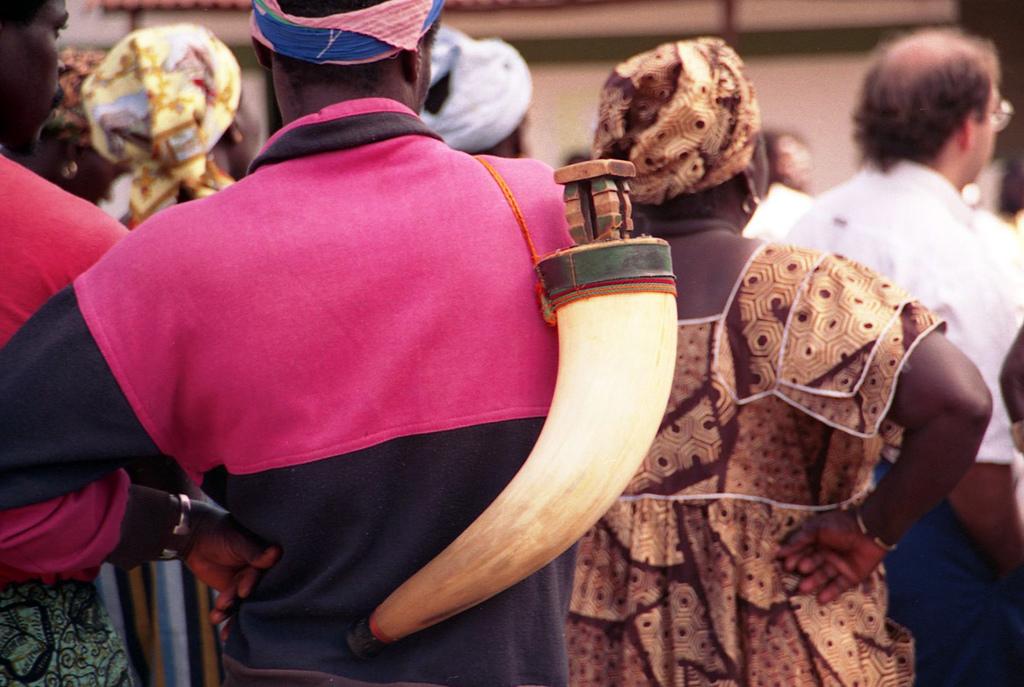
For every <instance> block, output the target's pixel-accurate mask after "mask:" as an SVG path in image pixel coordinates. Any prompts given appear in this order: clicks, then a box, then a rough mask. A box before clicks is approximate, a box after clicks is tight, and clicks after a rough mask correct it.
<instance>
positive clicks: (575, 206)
mask: <svg viewBox="0 0 1024 687" xmlns="http://www.w3.org/2000/svg"><path fill="white" fill-rule="evenodd" d="M634 176H636V168H635V167H633V163H631V162H626V161H625V160H589V161H587V162H580V163H578V164H575V165H569V166H568V167H562V168H560V169H557V170H555V182H556V183H559V184H564V185H565V195H564V200H565V219H566V221H568V223H569V233H570V235H572V238H573V240H574V241H576V243H577V244H580V245H583V244H587V243H593V242H594V241H610V240H614V239H622V238H629V235H630V234H631V233H632V231H633V218H632V207H633V206H632V204H631V203H630V200H629V184H628V183H627V181H626V180H627V179H629V178H630V177H634Z"/></svg>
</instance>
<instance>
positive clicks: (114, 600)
mask: <svg viewBox="0 0 1024 687" xmlns="http://www.w3.org/2000/svg"><path fill="white" fill-rule="evenodd" d="M96 586H97V587H98V588H99V591H100V596H101V597H102V599H103V604H104V606H106V608H107V612H108V613H109V614H110V617H111V619H112V621H113V624H114V628H115V629H116V630H117V633H118V635H119V636H120V637H121V638H122V639H123V640H124V643H125V646H126V647H127V649H128V657H129V661H130V663H131V668H132V671H133V673H134V675H133V677H134V678H135V683H136V684H138V685H140V686H142V687H219V685H220V684H221V674H222V667H221V659H220V642H219V640H218V639H217V628H215V627H213V626H212V625H211V624H210V623H209V621H208V620H207V615H208V614H209V611H210V607H211V605H212V592H211V590H210V589H209V588H208V587H207V586H206V585H205V584H203V583H202V582H200V581H199V580H197V579H196V578H195V577H194V576H193V575H192V573H191V572H189V570H188V568H186V567H185V566H184V565H183V564H182V563H181V562H179V561H158V562H153V563H149V564H147V565H144V566H140V567H138V568H135V569H134V570H130V571H124V570H120V569H118V568H115V567H113V566H111V565H104V566H103V569H102V570H101V572H100V576H99V578H98V579H97V580H96Z"/></svg>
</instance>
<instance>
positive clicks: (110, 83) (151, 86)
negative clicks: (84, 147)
mask: <svg viewBox="0 0 1024 687" xmlns="http://www.w3.org/2000/svg"><path fill="white" fill-rule="evenodd" d="M240 83H241V71H240V69H239V67H238V61H237V60H235V57H234V55H232V54H231V51H230V50H228V47H227V46H226V45H224V44H223V43H222V42H221V41H220V40H218V39H217V38H216V37H215V36H214V35H213V34H212V33H210V31H208V30H207V29H205V28H203V27H200V26H194V25H191V24H175V25H171V26H161V27H157V28H147V29H140V30H138V31H135V32H133V33H130V34H128V35H127V36H125V37H124V38H123V39H121V41H120V42H119V43H118V44H117V45H115V46H114V47H113V49H111V51H110V53H109V54H108V55H107V57H106V59H104V60H103V62H102V63H101V64H100V65H99V67H97V69H96V71H95V72H94V73H93V75H92V76H91V77H89V78H88V79H87V80H86V81H85V84H84V86H83V88H82V97H83V99H84V101H85V108H86V113H87V114H88V117H89V122H90V124H91V127H92V143H93V147H95V148H96V150H97V151H98V152H99V153H100V154H101V155H103V157H105V158H107V159H108V160H110V161H111V162H121V163H125V162H126V163H128V164H130V165H131V167H132V172H133V179H132V189H131V226H136V225H137V224H139V223H140V222H142V221H143V220H145V219H146V218H147V217H149V216H150V215H152V214H153V213H154V212H156V211H157V210H160V209H161V208H164V207H166V206H168V205H171V204H173V203H174V202H175V201H176V200H177V199H178V197H179V195H184V196H185V197H187V198H202V197H204V196H208V195H210V194H212V193H214V192H216V191H218V190H220V189H222V188H225V187H226V186H228V185H230V184H231V183H232V181H233V180H232V179H231V177H229V176H228V175H227V174H225V173H224V172H223V171H221V170H220V169H219V168H218V167H217V165H216V164H215V163H214V161H213V158H212V156H211V155H210V151H211V150H212V149H213V146H214V145H216V143H217V141H218V140H220V137H221V136H222V135H223V134H224V132H225V131H226V130H227V128H228V127H229V126H230V125H231V122H232V121H233V120H234V118H235V113H236V112H237V111H238V99H239V95H240V93H241V90H240Z"/></svg>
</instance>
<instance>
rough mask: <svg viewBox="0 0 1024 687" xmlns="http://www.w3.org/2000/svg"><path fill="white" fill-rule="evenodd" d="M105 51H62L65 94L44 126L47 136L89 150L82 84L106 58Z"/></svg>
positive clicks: (69, 49)
mask: <svg viewBox="0 0 1024 687" xmlns="http://www.w3.org/2000/svg"><path fill="white" fill-rule="evenodd" d="M104 55H106V53H105V52H103V51H102V50H83V49H81V48H64V49H63V50H61V51H60V55H59V59H60V76H59V82H60V88H61V91H62V92H63V98H61V101H60V105H58V106H57V107H56V108H55V109H54V111H53V112H52V113H51V114H50V117H49V119H47V120H46V123H45V124H43V135H44V136H45V137H47V138H55V139H57V140H58V141H70V142H71V143H74V144H76V145H79V146H82V147H85V148H88V147H91V146H92V144H91V143H90V142H89V136H90V134H89V120H88V118H87V117H86V115H85V107H84V105H83V104H82V83H83V82H84V81H85V79H86V78H87V77H88V76H89V75H90V74H92V73H93V71H94V70H95V69H96V67H97V66H99V64H100V62H102V61H103V56H104Z"/></svg>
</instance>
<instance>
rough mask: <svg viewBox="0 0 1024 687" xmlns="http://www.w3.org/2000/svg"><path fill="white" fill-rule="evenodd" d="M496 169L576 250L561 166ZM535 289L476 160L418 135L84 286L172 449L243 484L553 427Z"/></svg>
mask: <svg viewBox="0 0 1024 687" xmlns="http://www.w3.org/2000/svg"><path fill="white" fill-rule="evenodd" d="M497 166H498V168H499V170H500V171H501V173H502V174H503V175H504V176H505V178H506V180H507V181H508V183H509V185H510V186H511V188H512V190H513V192H514V193H515V195H516V197H517V199H518V200H519V202H520V203H521V205H522V207H523V210H524V213H525V215H526V218H527V221H528V223H529V225H530V228H531V231H532V233H533V236H534V240H535V241H536V243H537V247H538V250H540V251H542V252H548V251H551V250H555V249H557V248H560V247H563V246H565V245H568V244H569V243H570V239H569V236H568V232H567V230H566V227H565V222H564V219H563V216H562V203H561V191H560V188H559V187H558V186H557V185H555V184H554V182H553V179H552V171H551V169H550V168H548V167H546V166H545V165H543V164H541V163H538V162H534V161H498V162H497ZM535 279H536V277H535V275H534V272H533V270H532V265H531V263H530V256H529V251H528V249H527V247H526V245H525V242H524V241H523V239H522V237H521V235H520V231H519V228H518V226H517V225H516V223H515V220H514V218H513V216H512V213H511V211H510V210H509V208H508V206H507V204H506V203H505V200H504V198H503V197H502V194H501V192H500V190H499V189H498V187H497V185H496V184H495V183H494V181H493V180H492V179H491V177H490V176H489V174H488V173H487V171H486V170H485V169H484V168H483V166H482V165H480V164H479V163H478V162H477V161H476V160H474V159H472V158H471V157H469V156H467V155H464V154H462V153H458V152H455V151H452V150H451V149H449V148H447V146H445V145H444V144H443V143H441V142H439V141H435V140H433V139H429V138H425V137H420V136H407V137H402V138H397V139H392V140H390V141H385V142H382V143H377V144H373V145H370V146H364V147H362V148H357V149H354V150H349V151H342V152H333V153H324V154H320V155H315V156H310V157H307V158H301V159H296V160H291V161H287V162H284V163H280V164H275V165H272V166H269V167H266V168H263V169H261V170H260V171H258V172H257V173H255V174H254V175H252V176H251V177H248V178H246V179H244V180H243V181H241V182H239V183H238V184H235V185H234V186H232V187H231V188H229V189H227V190H225V191H222V192H221V193H219V194H218V195H216V196H213V197H211V198H208V199H205V200H202V201H195V202H192V203H188V204H185V205H181V206H177V207H174V208H171V209H169V210H168V211H166V212H164V213H161V214H159V215H158V216H156V217H154V218H153V219H152V220H150V221H149V222H147V223H146V224H144V225H143V226H141V227H140V228H139V229H137V230H136V231H135V232H133V233H132V235H130V236H129V237H128V239H127V240H125V241H122V242H121V243H120V244H119V245H118V246H117V247H116V248H115V249H114V250H113V251H112V252H111V253H109V254H108V256H107V257H106V258H105V259H104V260H102V261H101V262H100V263H99V264H98V265H97V266H96V267H95V268H93V269H92V270H90V271H89V272H88V273H86V274H85V275H83V276H82V277H81V278H80V279H79V281H78V282H77V283H76V292H77V294H78V297H79V301H80V303H81V304H82V311H83V314H84V315H85V317H86V321H87V323H88V324H89V327H90V329H91V330H92V331H93V333H94V334H96V335H97V336H96V339H97V342H98V344H99V346H100V349H101V350H102V351H103V354H104V356H105V357H106V358H107V360H108V362H109V363H110V365H111V369H112V370H113V372H114V374H115V376H116V377H117V379H118V382H119V383H120V385H121V387H122V389H124V390H125V394H126V396H127V398H128V400H129V402H130V403H131V404H132V406H133V408H134V409H135V411H136V413H137V414H138V416H139V418H140V420H142V422H143V424H144V426H145V427H146V429H147V431H148V432H149V433H150V434H151V436H152V437H153V439H154V441H156V443H157V444H158V445H159V447H160V448H161V450H163V451H165V452H166V453H168V454H170V455H173V456H175V457H176V458H178V460H179V461H180V462H182V463H183V464H184V465H185V466H186V468H187V469H189V471H190V472H193V473H195V472H203V471H206V470H208V469H210V468H212V467H215V466H217V465H221V464H223V465H225V466H226V467H227V468H228V469H229V471H231V472H233V473H251V472H257V471H261V470H266V469H270V468H279V467H286V466H290V465H296V464H301V463H305V462H309V461H313V460H317V459H320V458H325V457H329V456H334V455H339V454H344V453H348V452H351V451H355V450H358V449H361V448H366V447H368V446H372V445H375V444H378V443H381V442H384V441H387V440H389V439H392V438H397V437H400V436H407V435H411V434H422V433H427V432H436V431H443V430H448V429H455V428H459V427H465V426H470V425H476V424H481V423H487V422H497V421H502V420H508V419H519V418H525V417H539V416H542V415H544V414H546V412H547V408H548V405H549V403H550V399H551V394H552V391H553V388H554V379H555V373H556V370H557V339H556V333H555V331H554V330H553V329H551V328H549V327H547V326H546V325H545V324H544V322H543V320H542V318H541V316H540V313H539V309H538V304H537V301H536V296H535V291H534V283H535Z"/></svg>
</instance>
